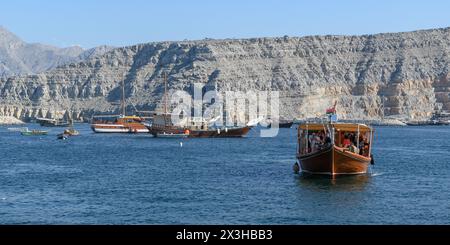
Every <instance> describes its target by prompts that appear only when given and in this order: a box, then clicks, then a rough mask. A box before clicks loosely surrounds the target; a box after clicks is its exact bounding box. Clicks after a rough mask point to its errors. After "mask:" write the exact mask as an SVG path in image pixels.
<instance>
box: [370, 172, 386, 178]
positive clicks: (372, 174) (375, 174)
mask: <svg viewBox="0 0 450 245" xmlns="http://www.w3.org/2000/svg"><path fill="white" fill-rule="evenodd" d="M383 174H384V173H383V172H380V173H377V172H374V173H371V174H370V176H372V177H375V176H381V175H383Z"/></svg>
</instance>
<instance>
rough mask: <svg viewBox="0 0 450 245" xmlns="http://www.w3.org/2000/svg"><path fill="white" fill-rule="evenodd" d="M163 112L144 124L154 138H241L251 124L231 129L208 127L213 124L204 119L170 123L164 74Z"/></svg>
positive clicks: (170, 115) (185, 119)
mask: <svg viewBox="0 0 450 245" xmlns="http://www.w3.org/2000/svg"><path fill="white" fill-rule="evenodd" d="M164 98H165V99H164V112H163V113H155V114H154V115H153V120H152V123H151V124H146V125H145V126H146V127H147V129H148V132H149V133H150V134H152V135H153V136H154V137H190V138H211V137H243V136H245V135H246V134H247V133H248V132H249V131H250V129H251V128H252V127H253V124H250V123H249V124H247V125H246V126H233V127H210V126H209V125H210V124H212V123H213V122H214V120H216V119H218V118H215V119H211V120H209V121H207V120H205V119H204V118H202V117H201V118H195V117H186V118H184V119H183V120H182V122H180V123H179V124H177V125H175V124H173V122H172V114H171V113H168V110H167V78H166V75H165V74H164Z"/></svg>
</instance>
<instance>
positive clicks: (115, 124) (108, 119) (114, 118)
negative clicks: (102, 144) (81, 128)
mask: <svg viewBox="0 0 450 245" xmlns="http://www.w3.org/2000/svg"><path fill="white" fill-rule="evenodd" d="M144 122H145V119H144V118H141V117H139V116H124V115H111V116H105V115H103V116H94V117H92V121H91V129H92V131H94V132H95V133H148V129H147V127H146V126H145V125H144Z"/></svg>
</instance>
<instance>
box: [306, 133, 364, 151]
mask: <svg viewBox="0 0 450 245" xmlns="http://www.w3.org/2000/svg"><path fill="white" fill-rule="evenodd" d="M304 136H307V137H301V138H302V139H304V140H305V139H306V140H307V142H306V141H304V144H301V146H302V148H301V149H300V150H301V152H302V154H309V153H315V152H317V151H320V150H322V149H325V148H327V147H330V146H331V144H332V142H331V137H330V134H329V133H328V132H326V131H310V132H308V135H304ZM336 137H337V136H336ZM339 139H341V142H336V144H337V145H338V146H339V147H342V148H346V149H348V150H349V151H350V152H353V153H356V154H359V155H364V156H367V155H368V154H369V141H368V136H367V135H365V134H364V133H361V134H359V137H358V134H357V133H355V132H341V134H340V138H339Z"/></svg>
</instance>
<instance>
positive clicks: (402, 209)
mask: <svg viewBox="0 0 450 245" xmlns="http://www.w3.org/2000/svg"><path fill="white" fill-rule="evenodd" d="M27 126H28V127H29V128H30V129H33V128H37V129H42V128H40V127H38V126H37V125H35V124H29V125H27ZM47 129H50V130H51V131H50V132H49V135H48V136H21V135H20V133H19V132H14V131H8V130H7V127H0V144H1V147H0V187H1V188H0V223H1V224H450V153H449V152H450V140H449V139H450V127H448V126H430V127H376V128H375V129H376V133H375V135H376V136H375V145H374V148H373V155H374V158H375V165H374V166H372V167H371V168H370V173H369V174H367V175H359V176H350V177H339V178H329V177H316V176H302V175H297V174H294V173H293V170H292V166H293V164H294V163H295V161H296V159H295V149H296V129H294V128H292V129H280V132H279V135H278V136H277V137H275V138H261V137H258V136H259V134H258V132H257V130H252V131H251V132H250V133H249V135H248V136H247V137H244V138H213V139H189V138H185V139H167V138H152V137H151V136H150V135H148V134H137V135H136V134H94V133H93V132H92V131H91V130H90V128H89V125H87V124H79V125H76V129H77V130H79V131H80V133H81V135H79V136H73V137H70V138H69V139H68V140H58V139H57V138H56V135H57V134H58V133H61V132H62V131H63V129H62V128H59V129H58V128H47Z"/></svg>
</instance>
